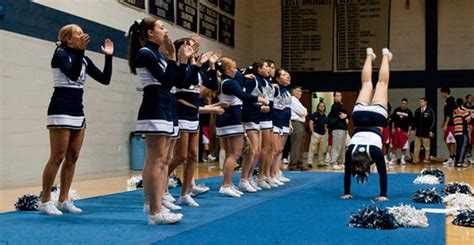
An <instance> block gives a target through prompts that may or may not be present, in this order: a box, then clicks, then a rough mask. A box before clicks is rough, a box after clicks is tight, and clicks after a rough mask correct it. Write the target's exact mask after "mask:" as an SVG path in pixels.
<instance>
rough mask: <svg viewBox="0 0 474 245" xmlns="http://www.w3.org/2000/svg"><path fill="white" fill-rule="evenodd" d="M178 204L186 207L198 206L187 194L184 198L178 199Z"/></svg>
mask: <svg viewBox="0 0 474 245" xmlns="http://www.w3.org/2000/svg"><path fill="white" fill-rule="evenodd" d="M179 203H181V204H183V205H188V206H191V207H199V204H198V203H197V202H196V201H194V199H193V198H192V197H191V195H190V194H187V195H185V196H181V197H180V198H179Z"/></svg>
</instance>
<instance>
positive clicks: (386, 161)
mask: <svg viewBox="0 0 474 245" xmlns="http://www.w3.org/2000/svg"><path fill="white" fill-rule="evenodd" d="M383 159H385V163H388V157H387V155H385V156H383Z"/></svg>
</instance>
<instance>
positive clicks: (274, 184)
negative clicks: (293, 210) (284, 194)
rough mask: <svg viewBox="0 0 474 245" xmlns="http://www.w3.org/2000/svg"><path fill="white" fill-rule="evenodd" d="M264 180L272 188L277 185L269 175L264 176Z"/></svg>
mask: <svg viewBox="0 0 474 245" xmlns="http://www.w3.org/2000/svg"><path fill="white" fill-rule="evenodd" d="M264 180H265V181H266V182H267V183H268V184H269V185H270V186H271V187H273V188H275V187H278V185H277V184H276V183H275V182H273V179H272V178H270V177H265V178H264Z"/></svg>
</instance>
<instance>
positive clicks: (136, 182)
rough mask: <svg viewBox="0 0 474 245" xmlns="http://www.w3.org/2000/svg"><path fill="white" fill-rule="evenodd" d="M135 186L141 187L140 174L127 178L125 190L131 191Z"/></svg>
mask: <svg viewBox="0 0 474 245" xmlns="http://www.w3.org/2000/svg"><path fill="white" fill-rule="evenodd" d="M137 188H143V179H142V176H141V175H135V176H132V177H131V178H130V179H128V180H127V191H133V190H136V189H137Z"/></svg>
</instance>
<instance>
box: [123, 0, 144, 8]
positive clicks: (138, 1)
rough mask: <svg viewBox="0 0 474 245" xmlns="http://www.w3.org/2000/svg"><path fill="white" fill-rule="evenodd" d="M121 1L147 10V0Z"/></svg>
mask: <svg viewBox="0 0 474 245" xmlns="http://www.w3.org/2000/svg"><path fill="white" fill-rule="evenodd" d="M120 2H122V3H124V4H125V5H128V6H132V7H134V8H137V9H140V10H145V0H120Z"/></svg>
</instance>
